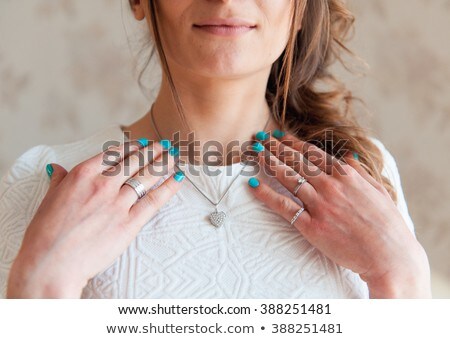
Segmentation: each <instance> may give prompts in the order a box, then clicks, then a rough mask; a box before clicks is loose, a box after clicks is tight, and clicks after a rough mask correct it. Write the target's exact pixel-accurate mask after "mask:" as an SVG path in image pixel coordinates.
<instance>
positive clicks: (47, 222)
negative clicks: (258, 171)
mask: <svg viewBox="0 0 450 339" xmlns="http://www.w3.org/2000/svg"><path fill="white" fill-rule="evenodd" d="M159 5H160V10H161V11H160V27H161V34H162V38H163V42H164V49H165V51H166V55H167V60H168V63H169V68H170V70H171V72H172V76H173V78H174V81H175V85H176V87H177V91H178V93H179V95H180V98H181V99H182V102H183V107H184V113H185V116H186V119H187V121H188V123H189V126H190V129H192V130H195V131H196V134H195V138H196V140H198V141H200V145H202V144H203V143H205V142H206V141H209V140H216V141H218V142H220V143H221V144H222V145H224V147H225V145H227V144H228V143H230V142H231V141H238V142H239V143H240V144H242V143H243V142H245V141H248V140H251V139H253V138H254V137H255V133H256V132H257V131H259V130H261V129H262V127H263V126H264V124H265V122H266V120H267V117H268V116H269V107H268V104H267V102H266V100H265V91H266V86H267V81H268V77H269V72H270V68H271V65H272V63H273V62H274V61H275V60H276V59H277V58H278V57H279V56H280V55H281V53H282V51H283V50H284V47H285V45H286V42H287V37H288V30H289V24H290V17H289V9H290V8H291V7H290V6H291V1H290V0H278V1H273V0H247V1H239V2H238V1H232V0H222V1H219V0H217V1H211V0H177V1H159ZM132 10H133V13H134V16H135V18H136V20H139V21H142V20H146V22H147V24H148V26H149V29H150V27H151V26H150V18H149V13H148V2H147V0H142V1H134V4H133V6H132ZM236 16H238V17H241V18H244V19H247V20H250V21H252V22H254V23H255V24H256V29H254V30H253V31H252V32H250V33H248V34H246V35H243V36H240V37H238V38H233V39H230V38H224V37H218V36H213V35H209V34H206V33H204V32H198V31H197V30H195V29H193V24H195V23H197V22H199V21H201V20H204V19H207V18H211V17H222V18H228V17H236ZM296 28H297V29H301V26H299V27H296ZM255 56H257V57H255ZM154 115H155V120H156V121H157V125H158V127H159V131H160V132H161V134H162V136H163V137H164V138H168V139H171V136H172V134H173V133H175V132H177V131H179V132H180V134H181V137H185V136H186V134H187V133H188V131H189V129H187V128H186V126H184V125H183V124H182V121H181V120H180V117H179V114H178V111H177V110H176V107H175V104H174V101H173V100H172V94H171V92H170V89H169V86H168V81H167V79H166V77H165V75H164V74H163V77H162V85H161V88H160V91H159V93H158V96H157V98H156V101H155V105H154ZM276 128H279V126H278V125H277V124H276V122H275V121H273V120H271V121H270V123H269V125H268V127H267V130H274V129H276ZM123 129H124V130H126V131H129V132H130V138H131V139H136V138H140V137H146V138H148V139H150V140H158V139H157V136H156V134H155V132H154V131H153V130H152V129H151V123H150V116H149V114H148V113H147V114H146V115H145V116H143V117H142V118H141V119H139V120H138V121H136V122H135V123H133V124H132V125H130V126H124V127H123ZM289 140H291V141H295V143H292V142H291V146H292V149H291V157H293V158H295V159H299V158H300V159H301V158H302V154H304V149H302V147H303V146H302V145H303V142H302V141H300V140H295V138H294V137H292V136H291V135H289V134H288V135H286V136H285V137H283V138H282V140H281V141H282V142H283V143H287V144H288V145H289ZM270 142H271V143H275V144H276V145H279V144H277V143H279V142H278V141H276V140H275V139H273V138H270V139H269V140H267V141H265V142H263V144H264V146H265V147H266V149H267V147H268V143H270ZM151 147H152V148H154V150H155V152H156V154H160V153H161V152H162V150H161V147H160V146H159V144H158V143H156V144H154V145H153V144H151V145H149V146H148V148H151ZM117 151H119V152H120V154H122V157H127V156H128V154H127V153H126V152H125V151H124V150H123V149H122V148H120V147H119V148H118V149H117ZM146 153H147V152H144V154H146ZM267 153H268V152H261V153H260V154H259V157H260V159H259V160H260V164H261V165H262V167H266V166H267V165H266V164H265V162H266V160H265V157H264V156H263V154H266V155H267ZM284 153H285V152H277V151H276V150H274V153H273V155H272V159H273V160H274V161H275V162H277V161H278V162H281V161H284V162H285V163H286V164H282V163H281V164H280V166H279V167H278V168H275V169H276V171H275V174H276V175H277V178H278V180H280V182H281V183H282V184H283V185H285V186H286V187H287V188H288V189H290V190H291V191H292V190H293V188H294V187H295V183H296V181H295V179H293V178H295V177H292V176H288V175H287V174H286V170H289V169H290V170H291V171H292V170H293V169H295V170H296V171H297V177H298V175H299V174H298V173H301V174H302V175H303V176H305V177H306V178H307V179H308V182H307V183H305V184H304V185H303V186H302V187H301V189H300V190H299V192H298V196H299V198H300V199H301V200H302V201H304V204H305V207H306V211H305V212H304V213H302V214H301V215H300V217H299V218H298V219H297V222H296V223H295V225H294V226H295V227H296V228H297V229H298V230H299V232H301V233H302V234H303V235H304V236H305V237H306V238H307V240H308V241H310V243H311V244H312V245H314V246H316V247H317V248H318V249H319V250H320V251H322V252H323V253H324V254H325V255H326V256H328V257H329V258H330V259H332V260H334V261H335V262H336V263H338V264H339V265H342V266H344V267H347V268H350V269H352V270H353V271H355V272H357V273H359V274H360V275H361V277H362V278H363V279H364V280H365V281H367V283H368V285H369V289H370V295H371V297H375V298H376V297H388V298H389V297H430V296H431V294H430V282H429V266H428V260H427V257H426V254H425V252H424V250H423V248H422V247H421V245H420V244H419V243H418V242H417V241H416V240H415V238H414V237H413V236H412V235H411V233H410V231H409V230H408V229H407V226H406V224H405V222H404V220H403V219H402V217H401V215H400V213H399V212H398V210H397V208H396V206H395V204H394V203H393V201H392V200H391V198H390V197H389V195H388V194H387V192H386V191H385V189H384V188H383V187H382V186H381V185H380V184H378V183H376V182H375V180H373V179H372V178H371V177H370V176H369V175H368V174H367V173H366V172H365V170H364V169H363V168H362V167H361V166H359V165H358V163H357V161H354V160H353V159H351V158H350V157H348V161H347V162H348V164H344V163H343V162H342V163H336V164H335V165H333V166H328V167H324V166H323V165H322V164H321V163H319V161H320V159H322V160H323V158H324V156H325V154H324V153H323V152H322V153H321V152H320V151H316V155H317V159H318V160H317V159H316V160H314V161H315V163H314V164H310V166H313V167H312V169H313V173H314V175H308V174H307V173H306V172H304V171H303V170H304V168H303V167H302V166H299V165H298V163H297V164H295V163H292V159H290V158H289V157H288V156H286V154H284ZM294 154H295V156H294ZM102 156H103V154H99V155H97V156H96V157H93V158H92V159H89V160H87V161H85V162H83V163H81V164H79V165H78V166H76V167H75V168H74V169H73V170H71V171H70V172H69V173H67V171H66V170H65V169H64V168H62V167H61V166H59V165H56V164H54V165H53V166H54V168H55V172H54V174H53V176H52V179H51V183H50V189H49V191H48V193H47V195H46V196H45V197H44V200H43V201H42V204H41V205H40V207H39V209H38V211H37V213H36V215H35V217H34V218H33V220H32V221H31V223H30V225H29V227H28V229H27V231H26V234H25V237H24V241H23V243H22V247H21V249H20V251H19V254H18V256H17V258H16V260H15V262H14V264H13V266H12V269H11V273H10V278H9V283H8V292H7V293H8V297H12V298H14V297H74V298H78V297H79V296H80V294H81V290H82V287H83V286H84V285H85V284H86V282H87V280H88V279H89V278H90V277H92V276H94V275H95V274H97V273H98V272H100V271H102V270H104V269H105V268H106V267H108V266H109V265H110V264H111V263H112V262H113V260H114V259H115V258H116V257H118V256H119V255H120V254H121V253H122V252H123V251H124V250H125V249H126V247H127V246H128V245H129V243H130V242H131V241H132V239H133V238H134V237H135V236H136V235H137V233H138V232H139V230H140V228H141V227H142V225H143V223H144V221H145V220H148V219H150V218H151V217H152V216H153V215H154V214H155V213H156V212H157V210H158V209H159V207H160V206H162V205H163V204H164V203H165V202H167V201H168V200H169V199H170V198H171V197H172V196H173V195H174V194H175V193H176V192H177V191H178V189H180V187H181V185H182V183H178V182H176V181H175V180H173V178H169V179H168V180H166V181H165V183H164V184H163V185H161V186H160V187H159V188H158V189H156V190H155V191H152V192H151V194H148V195H147V196H146V197H145V198H143V199H142V200H140V201H139V202H138V203H137V204H136V205H133V203H134V201H135V200H136V194H135V192H134V191H133V190H132V189H131V188H129V187H127V186H123V187H122V184H123V182H124V181H125V180H126V178H127V176H126V175H125V174H124V173H123V172H120V173H119V175H116V176H113V177H106V176H104V175H102V172H103V171H104V170H105V168H103V165H102V164H101V159H102ZM134 159H136V158H134ZM169 159H172V158H170V157H169ZM234 161H235V159H232V162H234ZM311 161H312V159H311ZM149 162H150V165H149V166H152V164H151V161H150V159H146V162H145V163H146V164H147V163H149ZM172 162H173V159H172V160H170V161H169V168H172V166H173V164H172ZM132 168H133V171H132V172H131V174H135V173H136V172H137V171H138V169H139V166H138V165H136V163H135V164H134V165H133V166H132ZM332 169H335V171H332ZM338 169H340V171H338ZM145 173H146V174H145V175H144V177H139V179H140V180H141V181H143V182H145V185H146V187H147V188H148V187H150V186H151V185H153V184H154V183H155V182H156V181H157V180H159V177H155V176H152V175H150V174H149V172H148V171H145ZM308 173H309V174H310V172H308ZM248 189H249V190H251V191H252V192H253V193H254V194H255V197H256V198H257V199H260V200H262V201H263V202H264V203H265V204H267V206H268V207H269V208H272V209H273V210H275V211H276V212H277V213H279V214H280V215H281V216H283V217H284V218H286V220H289V221H290V219H291V218H292V216H293V215H294V214H295V212H296V211H297V210H298V209H299V207H300V206H298V205H297V204H296V202H295V201H294V200H293V199H291V198H289V197H286V196H281V195H279V194H277V193H276V192H273V191H272V190H271V189H270V188H269V187H268V186H267V185H266V184H265V183H264V182H261V184H260V185H259V186H258V187H257V188H250V187H249V188H248Z"/></svg>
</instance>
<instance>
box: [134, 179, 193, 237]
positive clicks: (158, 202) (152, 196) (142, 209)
mask: <svg viewBox="0 0 450 339" xmlns="http://www.w3.org/2000/svg"><path fill="white" fill-rule="evenodd" d="M184 178H185V176H184V173H183V172H181V171H177V172H175V173H174V174H173V175H171V176H170V177H169V178H167V179H166V180H165V181H164V182H163V183H161V185H159V186H158V187H157V188H155V189H154V190H152V191H150V192H148V193H147V194H146V195H145V196H144V197H143V198H142V199H141V200H139V201H138V202H137V203H136V204H135V205H133V206H132V207H131V209H130V212H129V215H130V218H131V220H133V225H136V227H138V228H139V229H140V227H142V225H144V224H145V223H146V222H147V221H148V220H150V219H151V218H152V217H153V216H154V215H155V214H156V212H157V211H158V210H159V209H160V208H161V207H162V206H163V205H164V204H166V203H167V202H168V201H169V200H170V199H171V198H172V197H173V196H174V195H175V194H176V193H177V192H178V191H179V189H180V188H181V186H182V182H183V179H184Z"/></svg>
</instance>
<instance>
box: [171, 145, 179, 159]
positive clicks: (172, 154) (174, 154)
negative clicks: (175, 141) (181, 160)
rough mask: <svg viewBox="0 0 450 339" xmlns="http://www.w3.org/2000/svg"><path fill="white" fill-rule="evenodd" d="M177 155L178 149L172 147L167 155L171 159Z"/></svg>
mask: <svg viewBox="0 0 450 339" xmlns="http://www.w3.org/2000/svg"><path fill="white" fill-rule="evenodd" d="M179 153H180V150H179V149H178V147H175V146H172V147H171V148H170V149H169V154H170V155H171V156H173V157H176V156H177V155H178V154H179Z"/></svg>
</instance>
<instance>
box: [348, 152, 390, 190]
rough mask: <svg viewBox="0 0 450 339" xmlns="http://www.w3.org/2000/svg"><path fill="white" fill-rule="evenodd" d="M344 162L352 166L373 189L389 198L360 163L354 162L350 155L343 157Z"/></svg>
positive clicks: (382, 187)
mask: <svg viewBox="0 0 450 339" xmlns="http://www.w3.org/2000/svg"><path fill="white" fill-rule="evenodd" d="M344 159H345V162H346V163H347V164H349V165H350V166H352V167H353V168H354V169H355V170H356V171H357V172H358V173H359V174H360V175H361V176H362V177H363V178H364V179H366V181H367V182H369V183H370V184H371V185H372V186H373V187H375V188H376V189H377V190H378V191H380V192H381V193H383V194H387V196H390V195H389V193H388V191H387V190H386V188H385V187H384V185H382V184H381V183H379V182H378V181H376V180H375V178H374V177H372V176H371V175H370V174H369V172H367V170H366V169H365V168H364V167H363V166H362V165H361V163H360V162H359V161H358V160H356V159H355V158H354V157H353V155H352V153H349V154H346V155H345V156H344Z"/></svg>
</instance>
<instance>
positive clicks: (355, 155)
mask: <svg viewBox="0 0 450 339" xmlns="http://www.w3.org/2000/svg"><path fill="white" fill-rule="evenodd" d="M353 159H355V160H359V155H358V153H356V152H353Z"/></svg>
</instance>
